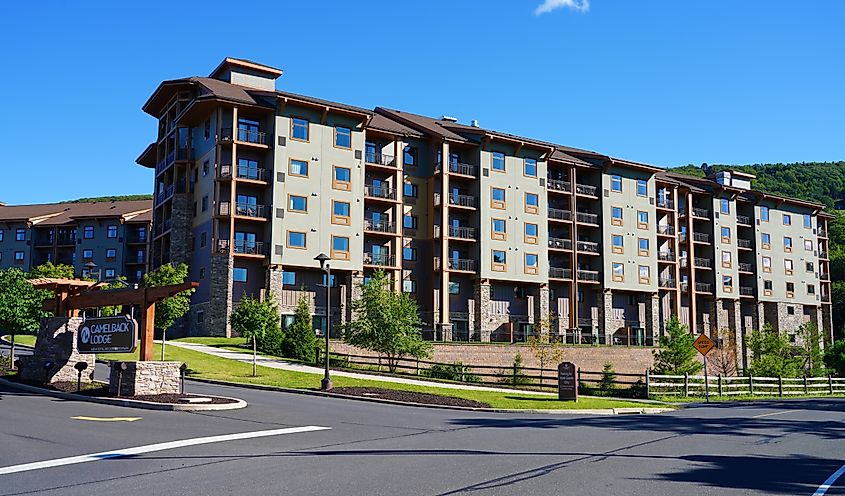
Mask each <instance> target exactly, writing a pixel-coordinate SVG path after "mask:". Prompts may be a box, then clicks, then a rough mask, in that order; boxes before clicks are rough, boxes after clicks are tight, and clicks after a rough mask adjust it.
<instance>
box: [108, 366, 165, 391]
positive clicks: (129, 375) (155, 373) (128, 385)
mask: <svg viewBox="0 0 845 496" xmlns="http://www.w3.org/2000/svg"><path fill="white" fill-rule="evenodd" d="M117 363H121V362H114V364H117ZM122 363H125V364H126V365H127V368H126V370H124V371H121V372H120V373H118V369H117V367H114V366H113V367H112V368H111V372H110V373H109V394H111V395H113V396H117V395H118V394H117V392H118V391H117V390H118V387H120V395H119V396H143V395H150V394H179V393H181V392H182V386H181V380H180V379H181V371H180V370H179V368H180V367H181V366H182V362H122ZM118 383H119V384H118Z"/></svg>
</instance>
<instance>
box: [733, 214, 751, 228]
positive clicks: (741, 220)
mask: <svg viewBox="0 0 845 496" xmlns="http://www.w3.org/2000/svg"><path fill="white" fill-rule="evenodd" d="M736 223H737V224H744V225H746V226H750V225H751V217H749V216H747V215H737V216H736Z"/></svg>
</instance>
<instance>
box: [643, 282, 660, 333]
mask: <svg viewBox="0 0 845 496" xmlns="http://www.w3.org/2000/svg"><path fill="white" fill-rule="evenodd" d="M646 298H648V301H646V306H645V320H646V323H645V325H646V332H647V333H649V334H651V337H652V342H653V343H654V344H655V345H656V344H657V341H658V340H659V339H660V323H661V321H662V318H661V314H660V295H659V294H657V293H652V294H651V295H650V296H647V297H646Z"/></svg>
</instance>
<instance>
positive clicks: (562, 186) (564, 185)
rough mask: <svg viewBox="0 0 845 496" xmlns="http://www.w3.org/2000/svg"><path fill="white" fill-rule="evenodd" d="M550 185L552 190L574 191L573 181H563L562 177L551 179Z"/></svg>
mask: <svg viewBox="0 0 845 496" xmlns="http://www.w3.org/2000/svg"><path fill="white" fill-rule="evenodd" d="M546 184H548V187H549V189H550V190H552V191H562V192H564V193H572V183H570V182H569V181H561V180H560V179H549V180H548V182H547V183H546Z"/></svg>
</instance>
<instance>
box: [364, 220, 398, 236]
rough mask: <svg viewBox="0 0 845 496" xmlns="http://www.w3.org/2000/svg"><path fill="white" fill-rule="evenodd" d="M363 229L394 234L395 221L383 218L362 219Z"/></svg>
mask: <svg viewBox="0 0 845 496" xmlns="http://www.w3.org/2000/svg"><path fill="white" fill-rule="evenodd" d="M364 230H365V231H370V232H377V233H387V234H396V223H395V222H390V221H384V220H372V219H364Z"/></svg>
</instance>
